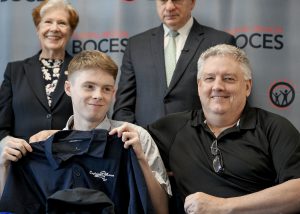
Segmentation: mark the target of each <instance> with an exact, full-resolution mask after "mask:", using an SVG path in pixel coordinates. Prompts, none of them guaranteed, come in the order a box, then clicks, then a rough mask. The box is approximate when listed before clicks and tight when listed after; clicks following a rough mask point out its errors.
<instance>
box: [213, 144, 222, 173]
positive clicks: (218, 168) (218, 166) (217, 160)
mask: <svg viewBox="0 0 300 214" xmlns="http://www.w3.org/2000/svg"><path fill="white" fill-rule="evenodd" d="M210 152H211V154H212V155H213V156H214V160H213V168H214V171H215V172H216V173H222V172H223V171H224V164H223V158H222V154H221V151H220V149H219V148H218V141H217V140H214V142H213V143H212V144H211V146H210Z"/></svg>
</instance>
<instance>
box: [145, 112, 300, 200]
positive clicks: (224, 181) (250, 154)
mask: <svg viewBox="0 0 300 214" xmlns="http://www.w3.org/2000/svg"><path fill="white" fill-rule="evenodd" d="M204 121H205V118H204V115H203V112H202V110H199V111H188V112H183V113H176V114H172V115H169V116H167V117H165V118H163V119H161V120H159V121H157V122H155V123H154V124H152V125H150V126H148V127H147V129H148V131H149V133H150V134H151V136H152V137H153V139H154V140H155V142H156V143H157V146H158V148H159V151H160V153H161V156H162V158H163V161H164V163H165V166H166V167H167V168H168V169H169V170H171V171H173V173H174V177H175V180H176V184H177V187H178V191H179V193H180V195H181V197H182V199H184V198H185V197H186V196H187V195H189V194H192V193H195V192H205V193H207V194H211V195H214V196H218V197H234V196H241V195H245V194H249V193H253V192H257V191H259V190H263V189H265V188H268V187H272V186H274V185H276V184H279V183H283V182H285V181H287V180H289V179H293V178H299V177H300V136H299V132H298V131H297V129H296V128H295V127H294V126H293V125H292V124H291V123H290V122H289V121H288V120H286V119H285V118H283V117H281V116H279V115H276V114H273V113H270V112H267V111H265V110H262V109H259V108H250V107H248V106H246V107H245V109H244V111H243V113H242V116H241V118H240V122H239V125H238V126H235V127H232V128H229V129H227V130H225V131H224V132H223V133H221V134H220V135H219V137H218V138H217V141H218V147H219V149H220V151H221V154H222V157H223V162H224V172H223V173H222V174H217V173H215V172H214V170H213V165H212V163H213V159H214V156H213V155H212V154H211V150H210V146H211V144H212V142H213V141H214V140H216V138H215V136H214V135H213V133H212V132H211V131H210V130H209V128H208V127H207V125H206V124H205V123H204Z"/></svg>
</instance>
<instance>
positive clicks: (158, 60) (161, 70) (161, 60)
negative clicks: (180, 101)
mask: <svg viewBox="0 0 300 214" xmlns="http://www.w3.org/2000/svg"><path fill="white" fill-rule="evenodd" d="M150 42H151V47H152V53H153V54H152V56H153V61H154V66H155V68H156V69H155V70H156V71H157V72H158V76H159V77H160V79H161V80H162V83H163V85H161V84H159V85H160V87H162V88H163V92H165V91H166V90H167V80H166V70H165V56H164V29H163V26H162V25H161V26H160V27H158V28H157V29H156V31H154V32H153V33H152V37H151V41H150Z"/></svg>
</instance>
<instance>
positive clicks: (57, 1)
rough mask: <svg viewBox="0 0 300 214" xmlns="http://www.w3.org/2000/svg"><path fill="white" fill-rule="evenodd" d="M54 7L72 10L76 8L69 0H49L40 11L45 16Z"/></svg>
mask: <svg viewBox="0 0 300 214" xmlns="http://www.w3.org/2000/svg"><path fill="white" fill-rule="evenodd" d="M52 8H67V9H68V10H70V11H72V10H75V9H74V8H73V6H72V5H71V3H70V2H69V1H68V0H49V1H48V2H47V3H46V4H45V5H44V6H43V7H42V8H41V11H40V16H41V17H43V15H44V14H45V12H46V11H47V10H49V9H52Z"/></svg>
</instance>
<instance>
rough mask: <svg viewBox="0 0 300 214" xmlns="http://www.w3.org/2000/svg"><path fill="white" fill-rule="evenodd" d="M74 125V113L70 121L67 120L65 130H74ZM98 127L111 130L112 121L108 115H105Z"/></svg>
mask: <svg viewBox="0 0 300 214" xmlns="http://www.w3.org/2000/svg"><path fill="white" fill-rule="evenodd" d="M73 126H74V115H72V116H71V117H70V118H69V119H68V121H67V125H66V127H65V128H64V130H72V129H73ZM96 129H104V130H107V131H110V130H111V121H110V120H109V119H108V117H107V115H106V116H105V118H104V120H103V121H102V122H101V123H99V125H98V126H97V127H96Z"/></svg>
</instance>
